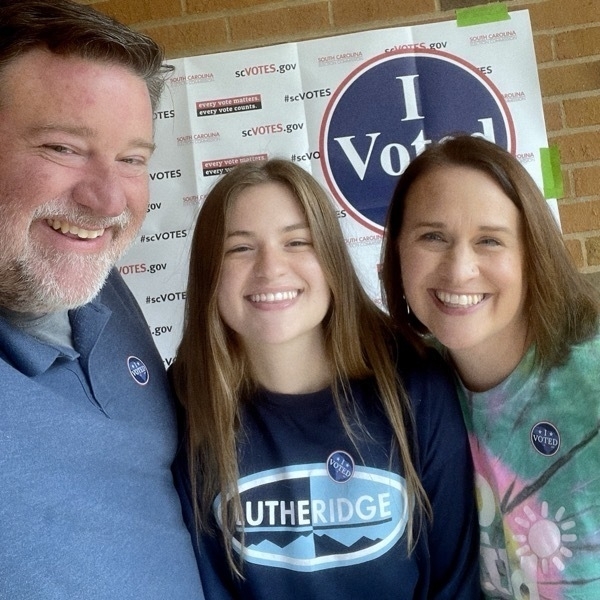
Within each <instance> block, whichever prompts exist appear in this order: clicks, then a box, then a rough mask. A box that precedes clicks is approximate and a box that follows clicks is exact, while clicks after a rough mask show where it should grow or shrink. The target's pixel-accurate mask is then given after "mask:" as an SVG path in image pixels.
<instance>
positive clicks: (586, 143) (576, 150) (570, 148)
mask: <svg viewBox="0 0 600 600" xmlns="http://www.w3.org/2000/svg"><path fill="white" fill-rule="evenodd" d="M552 141H553V143H555V144H557V145H558V147H559V150H560V160H561V163H562V164H563V165H569V164H572V163H581V162H591V161H595V160H600V131H585V132H581V133H573V134H571V135H560V136H553V138H552Z"/></svg>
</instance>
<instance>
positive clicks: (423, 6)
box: [332, 0, 436, 27]
mask: <svg viewBox="0 0 600 600" xmlns="http://www.w3.org/2000/svg"><path fill="white" fill-rule="evenodd" d="M332 10H333V22H334V24H335V26H336V27H348V26H352V25H361V24H366V23H385V22H388V23H389V24H390V25H391V24H398V23H399V22H400V19H402V18H404V17H414V16H418V15H421V16H424V15H427V14H428V13H429V14H430V15H431V17H434V16H435V11H436V6H435V2H434V0H402V2H390V1H389V0H334V1H333V2H332Z"/></svg>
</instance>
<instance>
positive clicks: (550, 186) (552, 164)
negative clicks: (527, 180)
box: [540, 146, 564, 198]
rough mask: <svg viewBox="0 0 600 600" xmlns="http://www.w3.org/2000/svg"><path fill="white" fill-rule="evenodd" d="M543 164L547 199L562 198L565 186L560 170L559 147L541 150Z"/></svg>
mask: <svg viewBox="0 0 600 600" xmlns="http://www.w3.org/2000/svg"><path fill="white" fill-rule="evenodd" d="M540 158H541V162H542V178H543V181H544V197H545V198H562V197H563V195H564V186H563V178H562V172H561V170H560V154H559V152H558V147H557V146H550V147H549V148H540Z"/></svg>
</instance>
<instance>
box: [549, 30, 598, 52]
mask: <svg viewBox="0 0 600 600" xmlns="http://www.w3.org/2000/svg"><path fill="white" fill-rule="evenodd" d="M555 48H556V58H557V59H558V60H565V59H569V58H581V57H584V56H594V55H597V54H600V25H599V26H596V27H587V28H586V29H576V30H573V31H566V32H564V33H559V34H556V36H555Z"/></svg>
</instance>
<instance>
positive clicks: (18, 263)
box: [0, 202, 141, 314]
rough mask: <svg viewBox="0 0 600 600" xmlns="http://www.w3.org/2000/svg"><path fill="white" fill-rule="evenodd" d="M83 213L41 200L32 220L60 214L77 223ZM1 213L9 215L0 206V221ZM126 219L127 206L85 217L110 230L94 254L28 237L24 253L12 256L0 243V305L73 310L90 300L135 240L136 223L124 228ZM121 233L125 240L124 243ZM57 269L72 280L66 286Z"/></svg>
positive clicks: (19, 308) (18, 309) (37, 311)
mask: <svg viewBox="0 0 600 600" xmlns="http://www.w3.org/2000/svg"><path fill="white" fill-rule="evenodd" d="M84 212H85V210H84V209H81V208H78V209H75V210H73V209H72V210H70V211H65V209H64V208H63V207H62V204H61V203H60V202H47V203H45V204H44V205H42V206H40V207H38V209H37V210H36V211H35V213H34V215H33V220H35V219H44V218H51V217H53V216H54V215H60V216H61V218H62V219H64V220H66V221H70V222H77V221H78V220H80V218H81V215H82V213H84ZM83 216H85V215H83ZM3 217H4V218H5V221H4V222H5V223H10V222H11V220H12V219H11V217H12V216H11V215H10V214H3V210H2V206H0V219H1V218H3ZM131 218H132V215H131V213H130V211H129V210H125V211H124V212H123V213H121V214H120V215H119V216H118V217H104V218H99V217H93V218H91V219H90V218H89V217H88V222H93V223H94V224H95V227H97V228H98V229H102V228H105V229H107V228H109V227H111V228H112V229H113V236H115V239H113V241H112V243H111V246H110V247H109V248H108V249H107V250H105V251H104V252H102V253H100V254H89V255H86V254H78V253H75V252H74V253H72V254H68V253H65V254H62V253H59V252H55V251H54V250H53V248H48V247H45V246H43V245H42V246H38V245H35V243H32V242H31V241H30V243H31V244H32V245H31V246H28V247H27V248H26V249H25V253H24V254H23V255H21V256H19V257H18V258H14V249H12V250H11V248H4V249H3V248H1V247H0V306H3V307H4V308H8V309H9V310H13V311H15V312H27V313H34V314H46V313H50V312H57V311H61V310H69V309H72V308H77V307H79V306H83V305H84V304H87V303H88V302H90V301H91V300H93V299H94V298H95V297H96V296H97V295H98V293H99V292H100V290H101V289H102V286H103V285H104V283H105V281H106V278H107V277H108V274H109V273H110V270H111V268H112V267H113V266H114V265H115V263H116V262H117V260H119V258H121V256H122V255H123V254H124V253H125V252H126V251H127V249H128V248H129V247H130V246H131V245H132V243H133V241H134V240H135V236H136V235H137V232H138V230H139V227H138V228H137V229H136V230H135V231H131V232H127V228H128V227H129V225H130V223H131ZM140 225H141V224H140ZM2 229H3V223H2V222H0V233H3V231H2ZM123 236H125V237H126V238H127V237H129V236H130V238H131V239H130V240H129V241H128V242H127V243H125V244H124V243H123V241H122V237H123ZM7 239H10V236H7ZM115 244H116V245H115ZM11 252H12V253H13V255H12V256H11ZM3 265H5V266H3ZM61 270H63V271H64V270H67V271H70V272H71V273H73V275H72V277H73V278H75V279H76V282H77V284H76V285H68V283H69V282H65V280H64V279H61V278H57V276H56V274H57V273H60V271H61Z"/></svg>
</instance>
